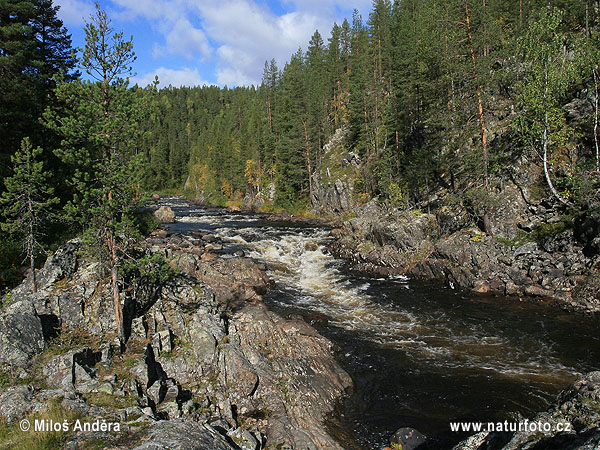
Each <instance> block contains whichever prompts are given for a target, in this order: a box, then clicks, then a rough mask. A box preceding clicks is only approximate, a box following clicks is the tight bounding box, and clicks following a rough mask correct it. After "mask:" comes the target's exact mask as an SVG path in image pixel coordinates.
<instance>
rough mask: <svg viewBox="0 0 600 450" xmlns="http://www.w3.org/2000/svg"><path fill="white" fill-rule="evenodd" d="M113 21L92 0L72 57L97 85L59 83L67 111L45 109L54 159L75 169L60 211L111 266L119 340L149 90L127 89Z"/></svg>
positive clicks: (124, 54) (127, 45)
mask: <svg viewBox="0 0 600 450" xmlns="http://www.w3.org/2000/svg"><path fill="white" fill-rule="evenodd" d="M110 23H111V22H110V19H109V18H108V16H107V14H106V12H105V11H103V10H102V9H101V8H100V5H99V4H98V3H96V13H95V15H94V16H92V17H91V21H90V22H88V23H87V24H86V26H85V34H86V46H85V48H83V49H79V51H80V57H79V58H78V59H77V62H78V65H79V67H80V68H81V69H82V70H85V71H86V72H87V74H88V75H89V76H90V77H91V78H92V79H93V80H94V81H76V82H67V81H66V80H64V79H62V80H59V83H58V85H57V87H56V91H55V93H56V97H57V100H59V102H60V103H61V104H62V105H66V106H64V107H57V108H53V109H48V110H47V111H46V113H45V121H46V125H47V126H48V127H49V128H51V129H53V130H55V131H56V132H57V133H59V134H60V135H62V136H63V140H62V146H61V148H59V149H57V150H56V154H57V155H58V156H59V157H60V158H61V160H62V161H63V162H64V163H65V164H66V165H68V166H70V167H71V168H72V173H73V177H72V180H71V182H72V184H73V186H74V188H75V194H74V196H73V199H72V200H70V201H69V202H68V203H67V204H66V206H65V212H66V214H67V216H68V217H69V218H70V219H71V220H74V221H76V222H77V223H79V224H80V225H81V226H82V227H83V231H84V244H85V245H86V247H87V248H88V250H89V253H91V254H93V255H95V256H97V257H98V258H99V259H100V261H102V262H108V267H109V268H110V272H111V285H112V294H113V302H114V304H115V313H116V317H115V320H116V324H117V331H118V334H119V338H120V339H121V340H122V341H124V338H125V337H124V336H125V332H124V327H123V318H122V306H121V304H120V296H119V280H118V267H119V266H120V262H121V260H122V259H123V258H125V257H126V255H127V253H128V251H129V250H130V249H131V248H132V246H133V245H134V244H135V241H136V239H137V238H139V233H138V230H137V229H136V227H135V222H134V217H133V216H134V214H133V212H134V211H135V209H136V207H139V206H140V205H141V203H142V202H143V200H144V199H143V197H142V196H141V195H140V190H141V189H140V187H141V180H140V177H141V173H142V171H141V169H142V159H141V158H142V156H141V154H140V153H139V152H138V151H137V147H138V145H139V143H140V141H141V137H142V134H143V133H142V130H140V128H139V122H140V121H141V120H142V119H143V117H144V115H145V113H146V112H147V111H148V105H149V104H150V98H151V96H150V94H151V93H152V92H153V90H152V89H150V90H148V91H144V90H140V89H129V88H128V80H127V79H124V78H122V76H124V75H128V74H130V73H131V67H130V64H131V63H132V62H133V61H135V54H134V52H133V44H132V41H131V40H128V41H126V40H124V39H123V34H122V33H115V32H114V31H113V29H112V28H111V25H110ZM67 106H68V107H67Z"/></svg>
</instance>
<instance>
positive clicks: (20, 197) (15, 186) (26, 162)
mask: <svg viewBox="0 0 600 450" xmlns="http://www.w3.org/2000/svg"><path fill="white" fill-rule="evenodd" d="M41 154H42V149H41V147H37V148H35V149H34V148H32V146H31V142H30V140H29V138H24V139H23V141H22V142H21V149H20V150H19V151H17V152H16V153H15V154H14V155H13V156H12V157H11V160H12V162H13V172H12V176H10V177H7V178H6V179H5V180H4V184H5V187H6V190H5V192H4V193H3V194H2V197H0V205H1V206H2V209H1V211H2V215H3V216H4V217H5V222H2V223H0V225H1V228H2V230H4V231H6V232H8V233H10V234H14V235H19V236H23V250H24V253H25V256H26V259H27V260H28V261H29V268H30V270H31V290H32V292H33V293H35V292H37V283H36V276H35V257H36V255H37V254H38V253H39V252H40V251H43V250H44V247H43V245H42V243H41V241H42V239H41V238H42V236H43V233H42V229H43V227H44V223H45V219H46V218H47V216H48V214H49V213H50V211H51V209H52V207H53V206H54V205H55V204H56V203H58V199H57V198H56V197H55V196H54V189H53V188H52V187H51V186H50V185H49V181H50V178H51V173H50V172H48V171H46V170H44V166H43V162H42V161H40V160H39V158H40V155H41Z"/></svg>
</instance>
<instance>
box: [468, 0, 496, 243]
mask: <svg viewBox="0 0 600 450" xmlns="http://www.w3.org/2000/svg"><path fill="white" fill-rule="evenodd" d="M465 18H466V20H465V22H466V25H467V40H468V44H469V53H470V55H471V62H472V65H473V77H474V80H475V93H476V95H477V113H478V115H479V126H480V134H481V146H482V151H483V155H482V156H483V183H484V186H485V191H486V193H487V192H488V191H489V173H488V148H487V131H486V129H485V113H484V110H483V98H482V94H481V86H480V85H479V76H478V75H477V60H476V58H475V49H474V48H473V37H472V34H471V15H470V13H469V0H465ZM484 208H485V211H484V213H483V228H484V229H485V232H486V233H488V234H491V226H490V217H489V213H488V208H487V206H484Z"/></svg>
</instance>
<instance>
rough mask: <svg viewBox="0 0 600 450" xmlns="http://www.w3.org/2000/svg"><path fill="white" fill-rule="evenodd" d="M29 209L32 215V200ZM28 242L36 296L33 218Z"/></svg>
mask: <svg viewBox="0 0 600 450" xmlns="http://www.w3.org/2000/svg"><path fill="white" fill-rule="evenodd" d="M28 207H29V213H30V214H32V209H31V200H30V201H29V205H28ZM31 217H33V216H31ZM27 240H28V243H27V253H28V256H29V268H30V269H31V292H32V293H34V294H35V293H36V292H37V282H36V279H35V241H34V235H33V218H31V219H30V221H29V237H28V239H27Z"/></svg>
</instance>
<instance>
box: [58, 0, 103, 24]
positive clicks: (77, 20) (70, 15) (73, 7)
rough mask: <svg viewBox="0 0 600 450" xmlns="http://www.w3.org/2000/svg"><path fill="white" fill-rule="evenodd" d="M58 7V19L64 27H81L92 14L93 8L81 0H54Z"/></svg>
mask: <svg viewBox="0 0 600 450" xmlns="http://www.w3.org/2000/svg"><path fill="white" fill-rule="evenodd" d="M54 4H55V5H57V6H60V8H59V10H58V17H59V19H61V20H62V21H63V23H64V24H65V25H70V26H81V25H83V24H84V23H85V22H86V21H87V20H88V19H89V18H90V16H91V15H92V14H93V13H94V6H93V5H92V4H91V3H89V2H86V1H82V0H54Z"/></svg>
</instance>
